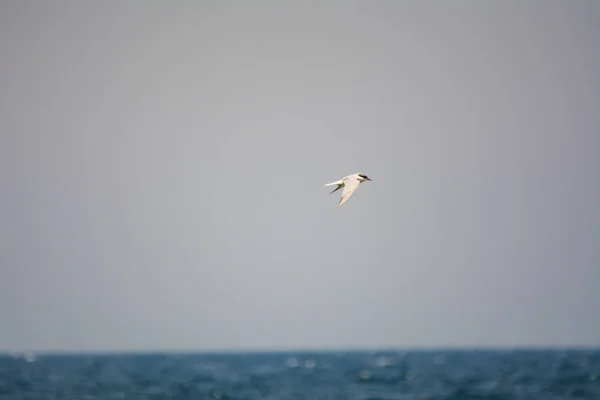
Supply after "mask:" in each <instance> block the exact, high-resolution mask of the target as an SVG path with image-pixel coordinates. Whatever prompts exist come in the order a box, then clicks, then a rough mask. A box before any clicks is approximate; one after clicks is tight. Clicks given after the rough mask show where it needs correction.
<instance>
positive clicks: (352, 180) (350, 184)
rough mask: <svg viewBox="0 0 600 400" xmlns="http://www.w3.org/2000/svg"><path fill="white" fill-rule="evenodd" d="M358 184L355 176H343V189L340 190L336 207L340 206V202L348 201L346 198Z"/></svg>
mask: <svg viewBox="0 0 600 400" xmlns="http://www.w3.org/2000/svg"><path fill="white" fill-rule="evenodd" d="M359 184H360V181H359V180H358V178H357V177H355V176H351V177H347V178H344V191H343V192H342V198H341V199H340V202H339V203H338V205H337V207H336V208H340V207H341V206H342V204H344V203H345V202H346V201H348V199H349V198H350V196H352V194H353V193H354V191H355V190H356V188H357V187H358V185H359Z"/></svg>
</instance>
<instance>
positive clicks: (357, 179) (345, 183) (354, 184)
mask: <svg viewBox="0 0 600 400" xmlns="http://www.w3.org/2000/svg"><path fill="white" fill-rule="evenodd" d="M370 180H371V178H369V177H368V176H366V175H364V174H361V173H357V174H352V175H348V176H345V177H343V178H342V179H340V180H339V181H335V182H331V183H327V184H325V186H334V185H335V186H337V187H336V188H335V189H334V190H333V191H332V192H331V193H333V192H336V191H338V190H340V189H341V188H344V191H343V192H342V197H341V198H340V201H339V203H338V205H337V206H336V208H340V207H341V206H342V204H344V203H345V202H346V201H348V199H349V198H350V196H352V194H353V193H354V191H355V190H356V188H358V185H360V184H361V183H362V182H364V181H370ZM331 193H329V194H331Z"/></svg>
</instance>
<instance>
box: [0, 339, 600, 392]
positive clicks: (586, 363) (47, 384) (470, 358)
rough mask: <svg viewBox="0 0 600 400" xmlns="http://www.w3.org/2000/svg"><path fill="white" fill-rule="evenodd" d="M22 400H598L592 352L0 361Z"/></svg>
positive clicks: (0, 374)
mask: <svg viewBox="0 0 600 400" xmlns="http://www.w3.org/2000/svg"><path fill="white" fill-rule="evenodd" d="M25 399H27V400H57V399H65V400H75V399H86V400H92V399H94V400H96V399H98V400H100V399H101V400H109V399H132V400H133V399H139V400H142V399H144V400H146V399H177V400H184V399H190V400H191V399H222V400H225V399H240V400H241V399H248V400H251V399H252V400H254V399H256V400H258V399H272V400H284V399H297V400H300V399H315V400H316V399H323V400H325V399H336V400H337V399H339V400H342V399H356V400H359V399H360V400H367V399H368V400H392V399H393V400H417V399H418V400H433V399H436V400H438V399H439V400H442V399H444V400H463V399H490V400H491V399H494V400H504V399H506V400H509V399H511V400H512V399H515V400H516V399H523V400H525V399H527V400H551V399H552V400H554V399H590V400H600V351H599V350H580V349H578V350H506V351H484V350H475V351H465V350H461V351H458V350H444V351H442V350H439V351H431V350H428V351H416V350H413V351H377V352H375V351H347V352H342V351H336V352H325V351H319V352H270V353H223V354H217V353H210V354H200V353H198V354H196V353H189V354H187V353H186V354H183V353H173V354H166V353H165V354H158V353H157V354H104V355H92V354H88V355H50V354H46V355H44V354H37V355H36V354H25V355H18V354H12V355H1V356H0V400H25Z"/></svg>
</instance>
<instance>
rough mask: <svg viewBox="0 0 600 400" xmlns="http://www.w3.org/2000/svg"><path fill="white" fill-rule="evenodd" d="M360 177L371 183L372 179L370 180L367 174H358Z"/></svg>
mask: <svg viewBox="0 0 600 400" xmlns="http://www.w3.org/2000/svg"><path fill="white" fill-rule="evenodd" d="M358 177H359V178H361V179H362V180H364V181H370V180H371V178H369V177H368V176H366V175H365V174H358Z"/></svg>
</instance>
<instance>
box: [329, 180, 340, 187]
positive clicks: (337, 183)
mask: <svg viewBox="0 0 600 400" xmlns="http://www.w3.org/2000/svg"><path fill="white" fill-rule="evenodd" d="M341 184H342V180H341V179H340V180H339V181H335V182H331V183H326V184H325V186H333V185H341Z"/></svg>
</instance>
